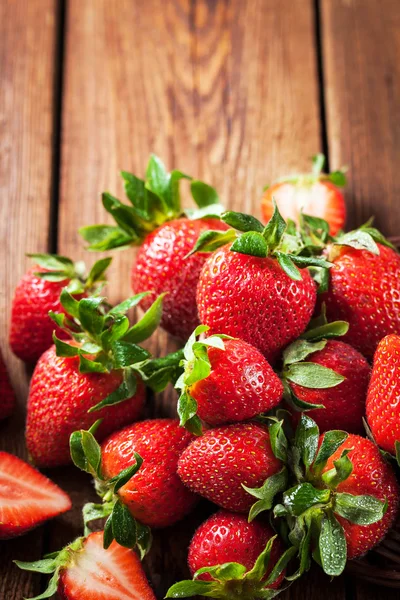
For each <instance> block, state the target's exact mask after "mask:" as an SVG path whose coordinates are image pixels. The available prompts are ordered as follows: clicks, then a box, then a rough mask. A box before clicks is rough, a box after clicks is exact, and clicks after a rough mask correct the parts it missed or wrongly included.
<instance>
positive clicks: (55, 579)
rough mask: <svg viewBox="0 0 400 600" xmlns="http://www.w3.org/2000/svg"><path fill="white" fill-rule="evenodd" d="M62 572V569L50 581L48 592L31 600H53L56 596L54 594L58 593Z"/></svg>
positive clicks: (58, 569) (56, 571) (57, 570)
mask: <svg viewBox="0 0 400 600" xmlns="http://www.w3.org/2000/svg"><path fill="white" fill-rule="evenodd" d="M60 570H61V569H60V567H59V568H57V569H56V570H55V572H54V574H53V576H52V578H51V579H50V581H49V584H48V586H47V588H46V590H45V591H44V592H43V593H42V594H39V596H35V597H34V598H31V599H30V600H44V599H45V598H52V597H53V596H54V594H55V593H56V592H57V588H58V581H59V579H60Z"/></svg>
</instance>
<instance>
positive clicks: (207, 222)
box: [131, 219, 228, 340]
mask: <svg viewBox="0 0 400 600" xmlns="http://www.w3.org/2000/svg"><path fill="white" fill-rule="evenodd" d="M209 229H213V230H226V229H228V227H227V225H225V223H223V222H222V221H219V220H217V219H197V220H191V219H177V220H175V221H169V222H168V223H165V224H164V225H161V227H159V228H158V229H156V230H155V231H153V232H152V233H150V234H149V235H148V236H146V238H145V239H144V241H143V244H142V245H141V247H140V249H139V252H138V254H137V257H136V260H135V263H134V265H133V267H132V274H131V277H132V289H133V290H134V292H135V293H136V294H138V293H139V292H144V291H147V290H152V293H151V294H149V295H148V296H146V297H145V298H144V299H143V300H142V302H141V306H142V307H143V309H145V310H147V309H148V308H149V306H150V304H151V303H152V302H153V301H154V300H155V298H156V297H157V296H158V295H159V294H161V293H163V292H167V293H168V295H167V296H166V297H165V300H164V313H163V317H162V319H161V326H162V327H163V328H164V329H166V330H167V331H169V332H170V333H172V334H173V335H175V336H177V337H179V338H180V339H183V340H186V339H187V338H188V337H189V335H190V334H191V333H192V331H193V329H194V328H195V327H196V326H197V325H198V324H199V318H198V315H197V307H196V287H197V282H198V279H199V275H200V271H201V268H202V266H203V264H204V262H205V261H206V259H207V258H208V255H207V254H204V253H196V254H192V255H191V256H189V257H188V258H186V257H187V255H188V254H189V252H190V251H191V250H192V248H193V246H194V245H195V242H196V240H197V238H198V237H199V235H200V234H201V233H202V232H204V231H208V230H209Z"/></svg>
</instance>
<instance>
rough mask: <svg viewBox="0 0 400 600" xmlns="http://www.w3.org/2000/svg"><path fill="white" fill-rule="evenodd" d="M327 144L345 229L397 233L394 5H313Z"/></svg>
mask: <svg viewBox="0 0 400 600" xmlns="http://www.w3.org/2000/svg"><path fill="white" fill-rule="evenodd" d="M321 21H322V52H323V67H324V80H325V99H326V118H327V142H328V148H329V158H330V166H331V168H336V167H338V166H340V165H343V164H347V165H349V173H348V180H349V185H348V187H347V190H346V198H347V202H348V206H349V213H350V214H349V227H354V226H357V225H360V224H361V223H363V222H365V221H366V220H367V219H368V218H369V217H370V216H371V215H375V216H376V221H375V222H376V224H377V226H378V227H379V228H380V229H382V231H383V232H384V233H385V234H386V235H398V234H399V228H400V204H399V200H398V198H399V194H400V183H399V178H398V162H399V158H400V113H399V106H400V64H399V60H398V57H399V55H400V3H399V2H398V1H396V0H385V2H380V1H379V0H350V1H349V0H337V1H336V2H331V1H330V0H321ZM383 595H384V596H385V598H387V600H392V599H393V600H394V599H395V598H398V597H399V592H398V590H392V589H388V588H385V589H384V590H383V589H382V588H381V587H377V586H374V585H372V584H370V583H362V582H359V581H357V580H356V579H354V580H352V581H351V584H350V587H349V598H350V597H351V598H356V599H357V600H367V599H368V600H375V599H376V600H377V599H378V598H382V596H383Z"/></svg>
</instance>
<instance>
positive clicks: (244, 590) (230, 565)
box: [166, 510, 293, 600]
mask: <svg viewBox="0 0 400 600" xmlns="http://www.w3.org/2000/svg"><path fill="white" fill-rule="evenodd" d="M292 554H293V551H292V549H290V550H289V551H287V552H286V553H285V554H283V545H282V543H281V542H280V540H279V539H278V538H277V536H275V535H274V532H273V530H272V529H271V528H270V526H269V525H267V524H266V523H262V522H258V521H253V522H252V523H248V521H247V519H246V517H244V516H243V515H238V514H235V513H230V512H227V511H224V510H221V511H219V512H217V513H216V514H214V515H213V516H211V517H210V518H209V519H207V521H205V522H204V523H203V524H202V525H200V527H199V528H198V530H197V531H196V533H195V534H194V536H193V539H192V541H191V544H190V547H189V556H188V562H189V568H190V571H191V573H192V575H193V577H194V579H193V581H181V582H179V583H177V584H175V585H173V586H172V587H171V588H170V589H169V590H168V593H167V596H166V598H186V597H189V596H194V595H196V594H204V595H207V596H208V597H211V598H226V599H227V600H229V599H230V598H234V597H235V598H242V599H243V600H254V598H260V597H262V598H267V597H271V598H272V597H273V594H271V596H269V595H267V594H268V591H267V590H274V589H276V588H278V587H279V585H280V583H281V582H282V580H283V577H284V570H285V564H286V563H287V562H288V560H289V559H290V557H291V556H292ZM261 594H262V596H261Z"/></svg>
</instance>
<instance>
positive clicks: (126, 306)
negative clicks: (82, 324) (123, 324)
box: [108, 292, 149, 315]
mask: <svg viewBox="0 0 400 600" xmlns="http://www.w3.org/2000/svg"><path fill="white" fill-rule="evenodd" d="M148 294H149V292H142V293H141V294H136V295H135V296H132V297H131V298H128V299H127V300H124V301H123V302H121V303H120V304H117V305H116V306H114V307H113V308H112V309H111V310H110V311H109V313H108V314H109V315H125V314H126V313H127V312H128V310H130V309H131V308H134V307H135V306H137V305H138V304H139V302H141V300H143V298H144V297H145V296H148Z"/></svg>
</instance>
